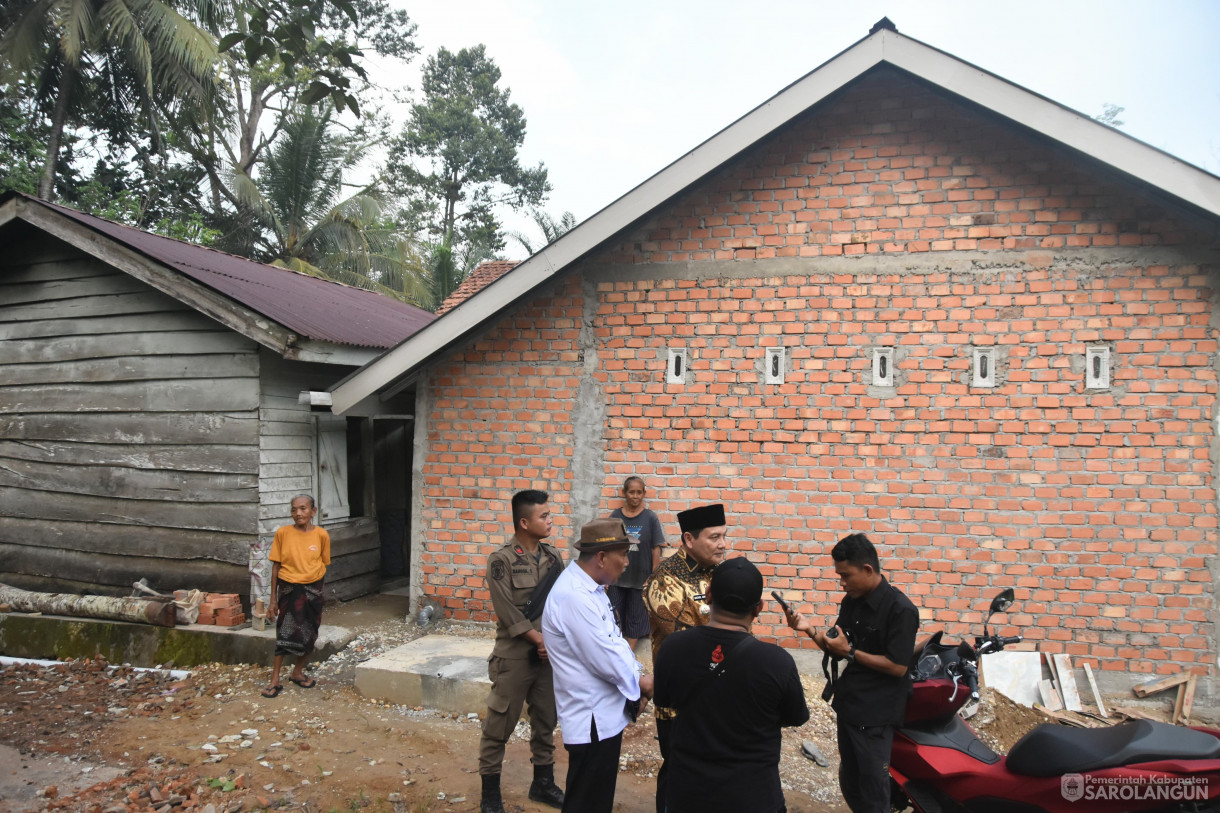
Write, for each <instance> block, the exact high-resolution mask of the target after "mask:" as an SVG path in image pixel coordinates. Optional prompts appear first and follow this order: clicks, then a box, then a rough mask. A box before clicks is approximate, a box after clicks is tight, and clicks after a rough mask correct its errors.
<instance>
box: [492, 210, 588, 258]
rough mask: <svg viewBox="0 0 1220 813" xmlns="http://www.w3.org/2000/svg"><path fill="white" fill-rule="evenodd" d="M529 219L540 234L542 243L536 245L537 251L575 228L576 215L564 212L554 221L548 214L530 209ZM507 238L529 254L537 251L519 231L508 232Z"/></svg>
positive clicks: (529, 239) (530, 241) (532, 242)
mask: <svg viewBox="0 0 1220 813" xmlns="http://www.w3.org/2000/svg"><path fill="white" fill-rule="evenodd" d="M530 219H531V220H533V221H534V223H535V224H536V225H537V226H538V229H539V231H541V232H542V243H540V244H539V245H538V249H541V248H542V247H543V246H549V245H550V244H551V243H553V242H555V241H556V240H558V239H559V238H560V237H563V236H564V235H565V234H567V233H568V232H570V231H571V230H572V229H573V228H575V227H576V215H574V214H572V213H571V212H564V213H563V214H562V215H560V217H559V220H556V219H555V218H554V217H552V216H551V215H550V214H548V213H546V212H544V211H542V210H540V209H531V210H530ZM508 236H509V237H511V238H513V239H514V240H516V241H517V242H518V243H520V244H521V247H522V248H524V249H525V250H526V252H527V253H529V254H534V253H535V252H536V251H537V250H538V249H535V248H534V241H533V240H532V239H531V238H529V237H528V236H526V235H524V234H522V233H521V232H519V231H513V232H509V233H508Z"/></svg>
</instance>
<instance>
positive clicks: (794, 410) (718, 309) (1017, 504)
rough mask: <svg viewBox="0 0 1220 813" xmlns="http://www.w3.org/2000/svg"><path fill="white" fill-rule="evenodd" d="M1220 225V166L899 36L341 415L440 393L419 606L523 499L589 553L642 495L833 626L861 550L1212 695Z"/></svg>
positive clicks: (1133, 677)
mask: <svg viewBox="0 0 1220 813" xmlns="http://www.w3.org/2000/svg"><path fill="white" fill-rule="evenodd" d="M1218 225H1220V179H1218V178H1216V177H1215V176H1212V175H1210V174H1208V173H1206V172H1204V171H1202V170H1199V169H1197V168H1195V167H1192V166H1189V165H1187V164H1184V163H1182V162H1180V161H1178V160H1176V159H1174V158H1173V157H1172V156H1169V155H1167V154H1165V153H1163V152H1160V151H1158V150H1156V149H1154V148H1152V147H1149V146H1148V145H1146V144H1143V143H1141V142H1138V141H1136V140H1134V139H1132V138H1130V137H1128V136H1126V135H1124V134H1123V133H1121V132H1118V131H1116V130H1113V129H1111V128H1108V127H1106V126H1104V125H1101V124H1099V123H1097V122H1095V121H1093V120H1091V119H1090V118H1089V117H1087V116H1083V115H1081V114H1078V113H1075V112H1073V111H1071V110H1068V109H1066V108H1064V107H1061V106H1059V105H1057V104H1055V103H1054V102H1051V101H1049V100H1047V99H1045V98H1043V97H1040V96H1037V95H1035V94H1032V93H1030V92H1028V91H1026V90H1024V89H1022V88H1020V87H1017V86H1015V85H1012V84H1010V83H1008V82H1006V81H1004V80H1003V79H1000V78H998V77H996V76H994V75H991V74H989V73H987V72H986V71H983V70H981V69H979V68H976V67H974V66H971V65H968V64H966V63H964V62H961V61H960V60H958V59H956V58H954V57H952V56H950V55H948V54H945V53H944V52H941V51H938V50H936V49H933V48H930V47H928V46H926V45H923V44H922V43H919V42H917V41H914V40H911V39H909V38H907V37H904V36H902V35H900V34H898V33H897V32H896V31H894V30H892V28H888V27H886V26H885V25H879V26H878V28H876V29H874V31H873V32H872V33H871V34H870V35H869V36H868V37H866V38H865V39H863V40H861V41H860V42H858V43H857V44H855V45H854V46H852V47H851V48H849V49H848V50H846V51H844V52H843V53H841V54H840V55H838V56H837V57H835V58H834V59H832V60H831V61H829V62H827V63H826V64H824V65H822V66H821V67H819V68H818V69H816V70H815V71H813V72H812V73H811V74H809V75H807V76H806V77H804V78H802V79H800V80H799V81H797V82H796V83H794V84H793V85H791V86H789V87H788V88H786V89H785V90H783V91H782V92H780V93H779V94H778V95H776V96H775V97H773V98H771V99H769V100H768V101H767V102H765V103H764V104H763V105H761V106H760V107H758V108H757V109H755V110H754V111H753V112H751V113H749V114H748V115H746V116H745V117H743V118H742V119H740V120H738V121H737V122H735V123H734V124H732V125H731V126H729V127H728V128H726V129H725V130H724V131H722V132H720V133H718V134H716V135H714V136H713V137H712V138H710V139H709V140H708V141H706V142H704V143H703V144H701V145H699V146H698V147H697V148H695V149H694V150H693V151H692V152H690V153H688V154H687V155H685V156H683V157H682V158H681V159H680V160H678V161H676V162H675V163H673V164H671V165H670V166H668V167H667V168H665V169H664V170H662V171H661V172H659V173H658V174H657V175H655V176H653V177H652V178H650V179H648V180H647V181H645V182H644V183H643V184H641V185H640V186H639V187H637V188H636V189H634V190H633V191H631V192H630V193H628V194H627V195H625V196H624V197H623V198H621V199H620V200H618V201H616V202H615V203H613V204H611V205H610V206H609V207H607V208H606V209H604V210H603V211H601V212H599V213H598V214H596V215H595V216H593V217H592V218H590V219H589V220H587V221H585V222H584V223H582V224H581V225H579V226H578V227H577V228H576V229H574V230H573V231H571V232H569V233H568V234H566V235H565V236H564V237H562V238H561V239H559V240H558V241H556V242H555V243H553V244H552V245H550V246H548V247H547V248H545V249H543V250H542V251H540V252H539V253H538V254H536V255H534V256H533V257H531V258H529V259H528V260H526V261H524V262H522V263H521V264H520V265H518V266H516V267H515V268H513V269H512V270H511V271H508V273H505V274H503V275H502V276H500V277H499V278H498V279H495V280H494V281H493V282H491V283H490V284H488V285H487V286H486V287H484V288H482V289H481V290H479V291H478V292H477V293H474V294H473V295H471V296H469V298H467V299H465V300H464V301H462V302H461V303H460V304H457V305H456V306H455V307H452V308H451V309H450V310H449V311H448V312H447V313H446V314H445V315H444V316H443V317H442V318H440V319H438V320H436V321H435V322H433V323H431V324H430V325H428V326H427V327H425V328H424V329H422V330H421V331H419V332H418V333H416V334H415V335H413V336H412V337H410V338H409V339H407V340H406V341H405V342H403V343H402V344H400V345H399V346H398V347H397V348H395V349H393V350H391V351H389V352H387V353H386V354H384V355H383V356H382V357H381V358H379V359H378V360H376V361H374V362H372V363H371V364H369V365H368V366H366V367H364V368H362V369H361V370H360V371H358V372H356V373H354V374H353V375H352V376H351V377H349V378H348V379H347V380H346V381H345V382H343V383H342V385H340V386H338V387H337V388H336V389H335V390H334V392H333V398H334V409H335V410H336V411H338V412H341V413H348V414H375V413H376V412H377V410H378V409H379V404H380V403H381V400H382V399H383V398H386V397H390V396H394V395H395V394H399V393H403V392H409V391H414V393H415V404H416V408H415V412H414V419H415V444H416V446H415V455H414V466H415V469H414V476H413V494H412V500H413V506H412V517H413V521H412V523H411V527H412V528H413V534H414V535H413V539H412V548H411V555H412V557H413V563H412V569H411V573H412V574H413V575H414V577H415V579H416V583H415V585H414V595H415V596H416V598H418V599H421V600H422V599H425V598H427V599H429V600H432V601H435V602H437V603H439V604H441V605H443V607H444V610H445V612H446V613H447V614H449V615H452V616H455V617H458V618H470V619H476V620H478V619H488V618H490V611H491V607H490V602H489V601H488V596H487V592H486V590H485V589H484V586H483V575H482V568H483V563H484V560H485V556H486V554H487V553H488V552H490V551H491V550H492V549H493V548H494V547H495V546H497V545H499V544H501V543H502V541H503V540H504V537H505V534H506V530H507V529H508V527H509V524H510V523H509V520H508V499H509V497H510V496H511V494H512V493H513V492H514V491H516V490H517V489H520V488H526V487H536V488H542V489H546V490H548V491H550V492H551V494H552V499H553V503H552V505H553V507H554V509H555V513H556V516H557V521H556V533H555V539H556V540H558V541H559V542H560V543H563V542H567V541H570V540H571V539H573V537H574V536H575V534H576V533H577V531H578V528H579V526H580V525H581V524H582V523H584V522H586V521H588V520H589V519H591V518H592V517H594V516H597V515H603V514H605V513H606V512H608V511H609V510H610V509H611V508H613V507H614V506H616V505H617V504H618V503H617V498H616V495H617V490H618V488H619V486H620V484H621V482H622V480H623V478H624V477H625V476H626V475H628V474H633V473H634V474H639V475H641V476H643V477H644V478H645V480H646V481H647V483H648V486H649V490H650V493H649V498H650V505H651V507H652V508H653V509H654V510H656V511H657V512H658V513H659V514H660V516H661V519H662V522H663V523H664V524H665V527H666V532H667V536H668V537H669V539H670V540H671V542H672V541H673V540H674V539H675V538H676V537H677V535H678V534H677V526H676V522H675V521H674V514H675V513H676V512H677V511H680V510H682V509H684V508H686V507H689V506H691V505H692V504H696V503H703V502H713V501H723V502H724V503H725V504H726V506H727V509H728V511H729V513H730V515H731V517H732V520H731V531H730V536H731V540H732V543H733V549H734V552H735V554H745V555H748V556H749V557H750V558H751V559H752V560H753V561H755V562H756V563H758V564H759V565H760V566H761V567H762V568H763V571H764V574H765V575H766V578H767V586H768V588H769V589H771V588H774V589H778V590H781V591H783V592H784V593H785V594H787V596H788V597H789V598H791V599H793V600H794V601H795V602H796V603H797V604H798V605H800V606H803V607H805V608H806V611H807V612H809V611H812V612H813V613H814V614H816V615H818V616H820V617H821V619H823V620H829V619H831V618H833V613H834V611H835V608H836V606H837V603H838V601H839V599H840V597H841V594H840V592H839V588H838V583H837V581H836V579H835V578H834V573H833V570H832V567H831V565H830V559H829V556H828V550H829V546H830V545H831V544H832V543H833V542H834V541H835V540H836V539H838V538H839V537H841V536H842V535H844V534H845V533H847V532H849V531H864V532H867V533H868V534H869V535H870V536H871V537H872V538H873V539H874V540H875V541H877V542H878V543H879V544H880V550H881V553H882V556H883V563H884V564H885V566H886V571H887V574H888V575H889V577H890V578H891V579H892V581H894V582H895V583H897V584H898V585H900V586H901V587H902V589H904V590H905V591H906V592H907V593H908V595H910V597H911V598H912V599H913V600H914V601H915V603H916V604H917V605H919V606H920V608H921V611H922V614H923V617H924V619H925V628H927V627H931V626H934V625H938V626H946V627H947V628H948V629H949V630H950V632H955V633H961V632H963V631H965V630H967V629H969V630H970V631H971V632H974V631H976V630H977V628H978V625H979V623H980V621H981V618H982V611H983V610H984V609H985V607H986V604H987V601H988V599H989V598H990V597H991V596H992V595H993V593H994V592H995V591H997V590H998V589H999V588H1001V587H1006V586H1011V587H1013V588H1015V590H1016V594H1017V600H1018V604H1017V606H1016V608H1015V611H1014V612H1013V613H1011V614H1010V615H1008V616H1007V617H1006V618H1005V617H1000V621H1001V623H1002V625H1003V628H1004V629H1005V630H1007V631H1008V632H1007V634H1011V633H1013V632H1018V631H1019V632H1020V634H1022V635H1024V636H1025V637H1026V640H1027V641H1028V642H1030V643H1031V644H1032V645H1033V646H1036V647H1038V648H1040V649H1042V650H1043V651H1046V652H1067V653H1070V654H1072V655H1073V656H1075V658H1076V662H1077V664H1079V663H1081V662H1086V663H1089V664H1091V665H1092V666H1093V667H1094V668H1095V669H1096V668H1098V667H1099V668H1100V670H1102V672H1101V675H1102V677H1103V681H1102V682H1103V684H1106V685H1108V686H1109V687H1111V688H1115V687H1120V686H1121V687H1125V686H1127V685H1129V684H1130V683H1132V682H1135V681H1138V680H1142V679H1144V676H1145V675H1147V674H1150V673H1158V674H1159V673H1173V672H1177V671H1179V670H1182V669H1190V670H1193V671H1195V672H1197V673H1198V674H1199V675H1200V676H1201V679H1202V683H1201V686H1200V688H1201V690H1202V691H1204V692H1206V693H1207V694H1211V695H1213V696H1214V690H1215V688H1216V683H1215V678H1216V672H1217V667H1216V658H1217V630H1216V607H1215V598H1214V597H1215V593H1216V580H1217V571H1216V567H1215V562H1216V546H1217V489H1216V482H1217V456H1218V454H1220V446H1218V445H1217V430H1216V420H1217V412H1216V386H1217V385H1216V382H1217V364H1218V362H1220V357H1218V355H1217V345H1216V337H1217V328H1218V326H1220V310H1218V308H1217V300H1216V288H1217V285H1216V282H1217V279H1216V274H1217V260H1218V259H1220V253H1218V249H1220V230H1218ZM760 621H761V629H760V632H761V634H763V635H767V634H773V635H775V636H776V638H778V640H779V641H780V642H781V643H782V644H784V645H786V646H798V645H800V644H802V643H804V644H808V642H807V641H804V640H803V639H801V640H798V639H797V638H795V637H794V636H792V635H791V634H790V633H789V632H788V631H787V630H786V629H780V626H779V625H781V624H782V618H781V616H780V615H779V613H778V612H777V611H776V609H775V608H771V607H768V608H766V611H765V612H764V614H763V616H762V617H761V619H760Z"/></svg>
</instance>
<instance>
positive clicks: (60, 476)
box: [0, 458, 258, 503]
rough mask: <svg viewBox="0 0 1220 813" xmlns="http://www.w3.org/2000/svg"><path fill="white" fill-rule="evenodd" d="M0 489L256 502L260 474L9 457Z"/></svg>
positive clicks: (0, 466)
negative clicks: (220, 472) (219, 472)
mask: <svg viewBox="0 0 1220 813" xmlns="http://www.w3.org/2000/svg"><path fill="white" fill-rule="evenodd" d="M0 486H11V487H13V488H22V489H28V490H31V491H42V492H45V493H47V494H58V493H66V494H92V495H95V496H99V497H109V498H113V499H120V500H174V501H176V502H213V503H216V502H223V503H232V502H250V503H253V502H254V501H255V500H257V499H258V475H256V474H254V473H249V474H213V473H211V472H193V471H172V470H166V469H139V468H128V467H120V466H76V465H65V464H63V463H35V462H31V461H28V460H12V459H5V458H0Z"/></svg>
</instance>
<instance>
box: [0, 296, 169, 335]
mask: <svg viewBox="0 0 1220 813" xmlns="http://www.w3.org/2000/svg"><path fill="white" fill-rule="evenodd" d="M178 307H180V306H179V305H178V303H176V302H175V301H174V300H173V299H171V298H169V297H168V296H166V295H165V294H163V293H160V292H159V291H154V290H152V289H151V288H149V289H146V290H143V291H139V292H136V293H129V294H119V295H117V296H105V297H100V296H99V297H91V298H89V299H68V300H64V301H58V302H54V301H52V302H32V303H28V304H24V305H13V306H11V307H5V308H3V309H0V323H4V322H34V321H43V320H47V319H87V318H90V317H94V316H115V315H117V314H129V313H160V312H163V311H170V310H175V309H177V308H178ZM2 336H3V334H0V337H2Z"/></svg>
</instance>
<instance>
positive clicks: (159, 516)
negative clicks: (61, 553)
mask: <svg viewBox="0 0 1220 813" xmlns="http://www.w3.org/2000/svg"><path fill="white" fill-rule="evenodd" d="M0 515H3V516H10V517H24V518H26V519H42V520H49V521H56V520H70V521H75V522H115V523H118V524H120V525H143V526H151V527H160V528H194V529H197V530H212V529H214V530H218V531H226V532H230V533H249V534H254V533H256V532H257V529H258V506H257V505H255V504H253V503H179V502H174V501H172V500H115V499H110V498H107V497H94V496H87V495H83V494H53V495H48V494H41V493H40V492H37V491H29V490H27V489H23V488H8V487H5V486H0Z"/></svg>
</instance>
